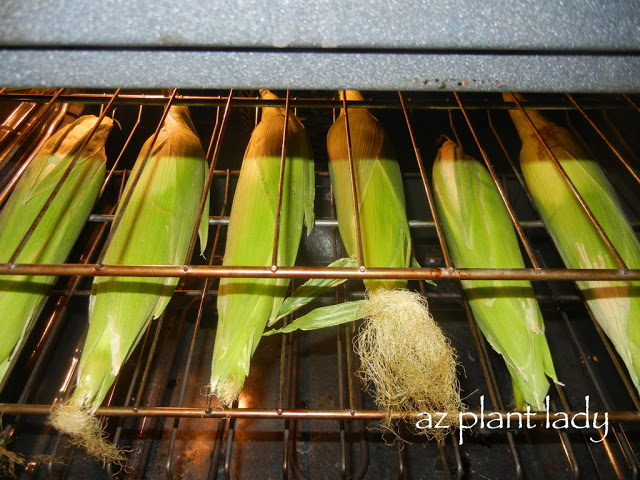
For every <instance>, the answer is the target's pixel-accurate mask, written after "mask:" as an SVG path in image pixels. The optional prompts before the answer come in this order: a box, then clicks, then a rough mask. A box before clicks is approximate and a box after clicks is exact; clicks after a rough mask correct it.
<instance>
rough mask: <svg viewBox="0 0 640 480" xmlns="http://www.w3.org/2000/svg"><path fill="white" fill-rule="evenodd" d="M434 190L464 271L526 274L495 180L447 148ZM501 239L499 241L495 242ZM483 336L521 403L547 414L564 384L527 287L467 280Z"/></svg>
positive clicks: (454, 149)
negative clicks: (557, 386)
mask: <svg viewBox="0 0 640 480" xmlns="http://www.w3.org/2000/svg"><path fill="white" fill-rule="evenodd" d="M433 190H434V197H435V200H436V207H437V209H438V214H439V216H440V220H441V222H442V227H443V230H444V234H445V239H446V241H447V245H448V247H449V252H450V254H451V258H452V260H453V263H454V265H455V266H456V267H458V268H524V261H523V259H522V254H521V253H520V247H519V245H518V239H517V237H516V234H515V231H514V228H513V225H512V224H511V219H510V217H509V213H508V211H507V209H506V207H505V205H504V203H503V202H502V199H501V197H500V194H499V192H498V189H497V188H496V186H495V183H494V182H493V180H492V179H491V176H490V175H489V172H488V171H487V170H486V169H485V168H484V166H483V165H481V164H480V163H479V162H477V161H476V160H475V159H473V158H472V157H470V156H468V155H466V154H465V153H464V152H463V151H462V149H461V148H460V147H459V146H458V145H456V144H455V143H454V142H452V141H450V140H447V141H446V142H445V143H444V144H443V145H442V147H441V148H440V150H439V151H438V156H437V158H436V161H435V162H434V164H433ZM496 239H499V240H496ZM461 283H462V287H463V289H464V291H465V295H466V297H467V299H468V301H469V305H470V306H471V310H472V311H473V315H474V317H475V319H476V321H477V322H478V325H479V327H480V329H481V330H482V332H483V334H484V335H485V337H486V338H487V340H488V341H489V343H490V344H491V346H492V347H493V348H494V349H495V350H496V351H497V352H498V353H500V354H501V355H502V356H503V358H504V360H505V363H506V365H507V368H508V369H509V373H510V374H511V378H512V382H513V390H514V397H515V399H516V404H517V405H516V406H517V407H518V408H522V407H523V405H518V403H519V402H518V400H519V399H524V401H525V402H526V403H527V404H529V405H531V406H532V407H533V408H535V409H537V410H543V409H544V398H545V396H546V395H547V391H548V389H549V381H548V380H547V375H548V376H549V377H551V378H552V379H553V380H555V381H557V378H556V374H555V370H554V367H553V361H552V359H551V353H550V352H549V346H548V345H547V340H546V338H545V335H544V324H543V319H542V314H541V312H540V308H539V307H538V303H537V301H536V299H535V295H534V292H533V288H532V287H531V283H530V282H528V281H504V280H465V281H462V282H461Z"/></svg>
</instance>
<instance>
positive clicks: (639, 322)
mask: <svg viewBox="0 0 640 480" xmlns="http://www.w3.org/2000/svg"><path fill="white" fill-rule="evenodd" d="M505 100H508V101H509V100H511V96H510V95H508V94H505ZM509 113H510V114H511V118H512V119H513V121H514V123H515V125H516V128H517V130H518V134H519V136H520V139H521V140H522V150H521V152H520V168H521V169H522V173H523V175H524V179H525V181H526V184H527V188H528V190H529V192H531V196H532V197H533V201H534V203H535V206H536V208H537V210H538V212H539V214H540V216H541V218H542V220H543V221H544V223H545V225H546V227H547V229H548V231H549V233H550V235H551V238H552V239H553V242H554V244H555V245H556V248H557V249H558V251H559V253H560V255H561V257H562V259H563V261H564V263H565V264H566V265H567V266H568V267H569V268H611V269H618V268H620V266H619V264H618V263H617V262H616V260H615V258H614V256H613V255H612V253H611V252H610V251H609V249H608V248H607V246H606V244H605V243H604V241H603V240H602V237H601V236H600V235H599V233H598V231H597V230H596V228H595V226H594V225H593V223H592V222H591V221H590V220H589V218H588V216H587V214H586V212H585V211H584V209H583V208H582V206H581V205H580V204H579V202H578V200H577V199H576V198H575V196H574V195H573V193H572V192H571V190H570V188H569V186H568V184H567V182H566V181H565V180H564V178H562V176H561V173H560V171H559V169H558V168H557V167H556V165H555V164H554V163H553V160H552V159H551V158H550V157H549V155H548V153H547V152H546V150H545V148H544V146H543V145H542V144H541V142H540V141H539V140H538V138H537V137H536V135H535V133H534V131H533V130H532V129H531V127H530V126H529V124H528V122H527V120H526V118H525V117H524V115H523V114H522V113H521V112H520V111H519V110H510V111H509ZM527 114H528V116H529V117H530V119H531V120H532V121H533V123H534V125H535V126H536V129H537V130H538V131H539V132H540V134H541V136H542V138H543V139H544V140H545V142H546V143H547V145H548V146H549V148H550V149H551V151H552V152H553V154H554V156H555V157H556V158H557V160H558V161H559V162H560V164H561V165H562V168H563V169H564V170H565V172H566V173H567V175H568V176H569V178H570V179H571V181H572V183H573V184H574V186H575V187H576V189H577V190H578V192H579V193H580V196H581V197H582V198H583V200H584V201H585V203H586V204H587V206H588V207H589V209H590V210H591V212H592V213H593V215H594V216H595V218H596V220H597V221H598V223H599V224H600V226H601V227H602V229H603V230H604V232H605V233H606V235H607V236H608V238H609V239H610V240H611V242H612V243H613V245H614V247H615V249H616V250H617V252H618V254H619V255H620V257H621V258H622V259H623V261H624V262H625V264H626V265H627V267H629V268H632V269H638V268H640V243H639V242H638V239H637V237H636V235H635V233H634V232H633V230H632V228H631V225H630V224H629V221H628V220H627V218H626V216H625V214H624V211H623V209H622V207H621V205H620V203H619V201H618V199H617V196H616V194H615V191H614V189H613V187H612V185H611V184H610V182H609V180H608V179H607V177H606V175H605V174H604V172H603V171H602V169H601V168H600V166H599V165H598V164H597V163H596V162H595V161H594V160H593V159H591V158H589V155H588V154H587V153H586V152H585V151H584V149H583V148H582V147H581V146H580V144H579V142H578V141H577V139H576V138H575V137H574V136H573V135H572V134H571V132H569V131H568V130H567V129H565V128H563V127H560V126H559V125H557V124H555V123H553V122H550V121H548V120H546V119H545V117H544V116H543V115H542V114H541V113H539V112H535V111H533V110H527ZM577 285H578V287H579V288H580V290H581V292H582V294H583V295H584V298H585V300H586V301H587V305H588V306H589V309H590V310H591V312H592V313H593V316H594V318H595V319H596V321H597V322H598V324H599V325H600V326H601V327H602V329H603V330H604V332H605V333H606V334H607V336H608V337H609V339H610V340H611V341H612V342H613V345H614V346H615V348H616V350H617V352H618V354H619V355H620V357H622V360H623V361H624V363H625V365H626V366H627V369H628V371H629V374H630V375H631V379H632V381H633V383H634V384H635V386H636V389H639V390H640V382H639V378H638V375H639V373H640V293H638V292H639V289H640V282H603V281H589V282H586V281H582V282H577Z"/></svg>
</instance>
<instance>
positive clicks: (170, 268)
mask: <svg viewBox="0 0 640 480" xmlns="http://www.w3.org/2000/svg"><path fill="white" fill-rule="evenodd" d="M0 275H56V276H58V275H77V276H82V277H92V276H96V277H107V276H109V277H112V276H129V277H184V278H203V277H216V278H217V277H250V278H346V279H352V278H360V279H369V278H385V279H386V278H390V279H399V278H404V279H408V280H431V279H433V280H530V281H550V280H568V281H579V280H602V281H614V282H615V281H625V282H629V281H635V280H640V270H637V269H632V270H606V269H598V268H593V269H562V268H543V269H540V270H535V269H533V268H518V269H509V270H505V269H497V268H458V269H454V270H449V269H446V268H366V269H365V270H364V271H361V270H360V269H354V268H343V267H335V268H333V267H332V268H330V269H329V268H322V267H279V268H278V270H277V271H275V272H274V271H272V270H271V268H270V267H232V266H220V265H211V266H204V265H188V266H177V265H104V266H100V267H96V266H95V265H82V264H75V263H67V264H57V263H56V264H53V263H52V264H29V263H16V264H14V265H10V264H6V263H1V264H0Z"/></svg>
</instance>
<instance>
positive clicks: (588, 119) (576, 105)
mask: <svg viewBox="0 0 640 480" xmlns="http://www.w3.org/2000/svg"><path fill="white" fill-rule="evenodd" d="M566 96H567V98H568V99H569V101H570V102H571V104H572V105H573V106H574V107H576V109H577V110H578V111H579V112H580V113H581V114H582V116H583V117H584V119H585V120H586V121H587V122H588V123H589V125H591V127H592V128H593V129H594V130H595V131H596V133H597V134H598V135H599V136H600V138H601V139H602V140H603V141H604V143H606V144H607V147H609V149H610V150H611V151H612V152H613V154H614V155H615V156H616V157H617V158H618V160H620V163H622V164H623V165H624V167H625V168H626V169H627V171H628V172H629V173H630V174H631V176H632V177H633V178H634V179H635V180H636V182H637V183H640V175H638V174H637V173H636V171H635V170H634V169H633V167H632V166H631V165H630V164H629V162H627V161H626V160H625V159H624V157H623V156H622V155H621V154H620V152H618V149H617V148H616V147H614V146H613V144H612V143H611V142H610V141H609V139H608V138H607V137H606V135H605V134H604V133H602V130H600V129H599V128H598V126H597V125H596V124H595V122H594V121H593V120H592V119H591V117H589V115H587V112H585V111H584V110H583V109H582V108H581V107H580V105H578V102H576V100H575V99H574V98H573V96H572V95H571V94H569V93H567V94H566Z"/></svg>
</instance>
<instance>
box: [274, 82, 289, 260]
mask: <svg viewBox="0 0 640 480" xmlns="http://www.w3.org/2000/svg"><path fill="white" fill-rule="evenodd" d="M290 101H291V93H290V91H289V90H287V97H286V100H285V106H284V128H283V129H282V147H281V148H282V151H281V153H280V174H279V176H278V197H277V203H276V221H275V228H274V232H273V250H272V255H271V270H272V271H274V272H275V271H276V270H277V269H278V245H279V242H280V220H281V215H282V186H283V184H284V171H285V160H286V158H287V140H288V133H289V102H290Z"/></svg>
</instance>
